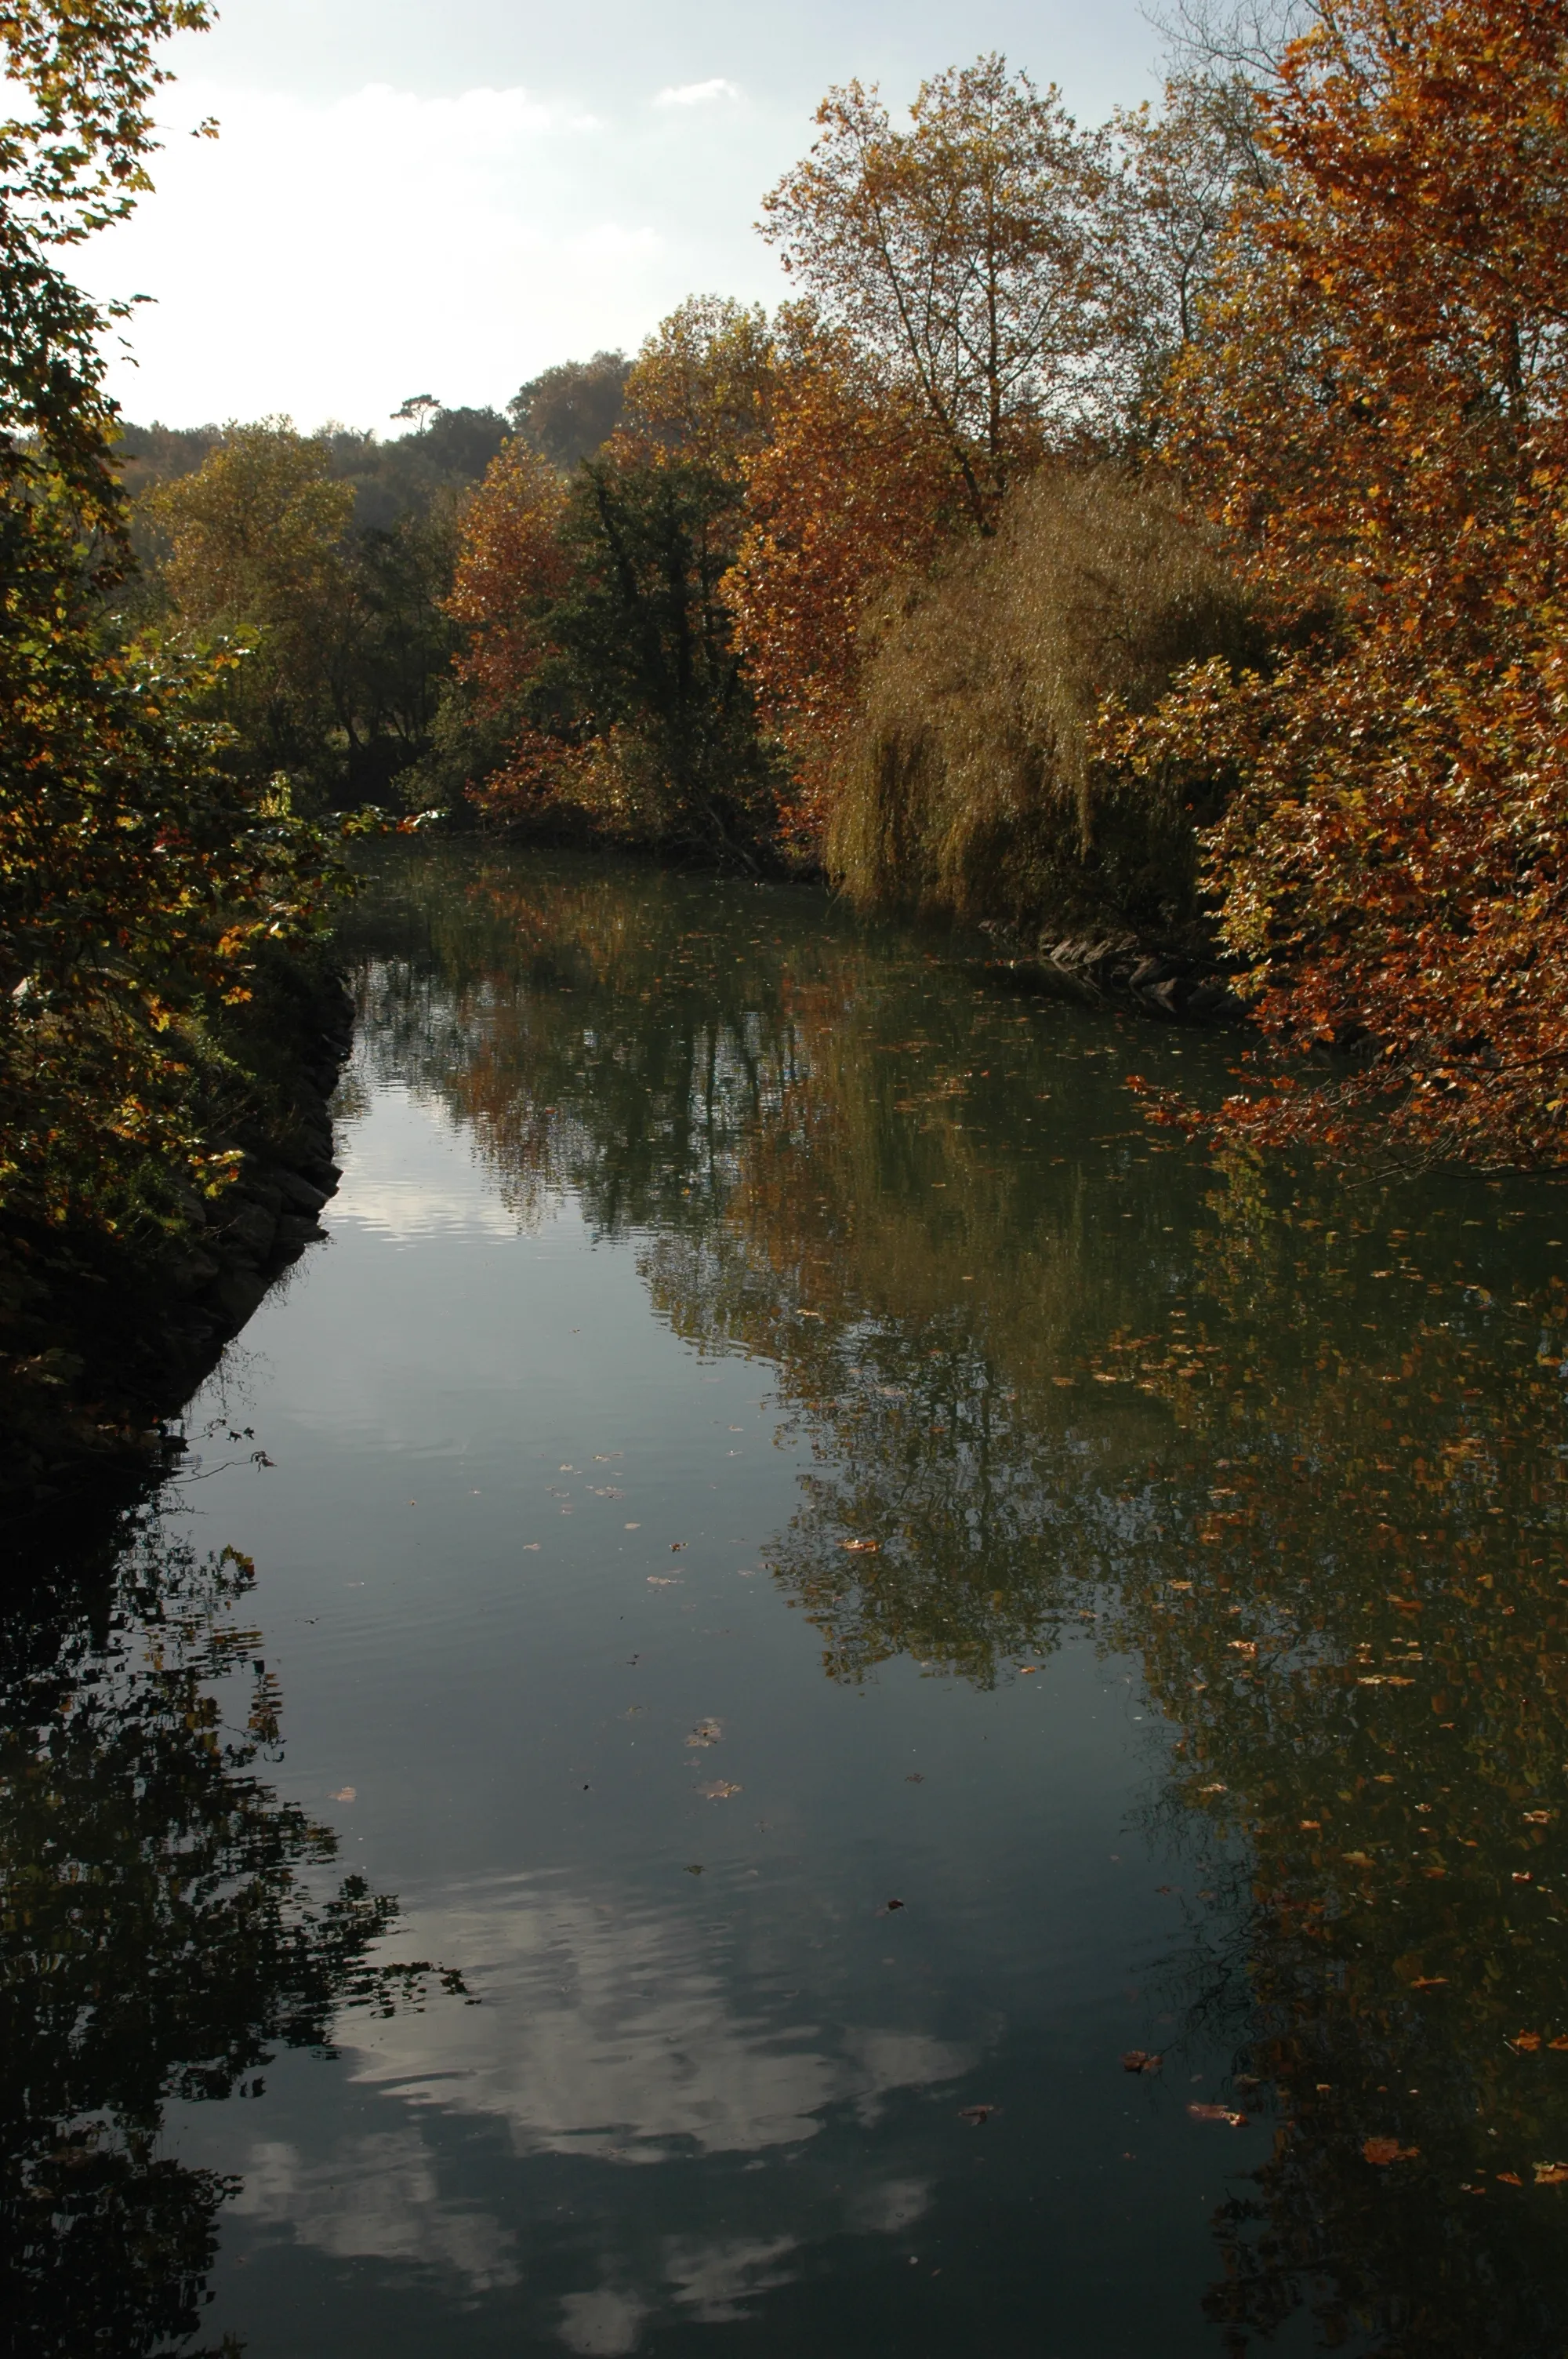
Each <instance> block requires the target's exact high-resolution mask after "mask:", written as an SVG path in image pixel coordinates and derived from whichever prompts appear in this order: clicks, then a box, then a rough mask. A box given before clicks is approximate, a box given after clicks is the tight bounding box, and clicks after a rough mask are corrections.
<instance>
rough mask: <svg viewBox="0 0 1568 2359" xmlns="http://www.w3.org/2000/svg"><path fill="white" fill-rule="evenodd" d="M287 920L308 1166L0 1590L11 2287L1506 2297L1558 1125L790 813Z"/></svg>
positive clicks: (1525, 1971) (1538, 1683)
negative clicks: (827, 861)
mask: <svg viewBox="0 0 1568 2359" xmlns="http://www.w3.org/2000/svg"><path fill="white" fill-rule="evenodd" d="M348 953H349V955H350V957H351V962H352V965H353V979H354V988H355V992H356V995H357V999H358V1003H359V1007H360V1027H359V1033H358V1038H357V1047H356V1051H355V1056H354V1060H353V1063H352V1066H351V1070H350V1071H349V1072H348V1073H347V1074H346V1076H345V1079H344V1082H343V1086H342V1089H341V1096H340V1105H339V1136H340V1140H341V1145H340V1149H339V1153H340V1159H341V1162H342V1165H343V1167H344V1169H343V1179H342V1184H341V1190H340V1192H339V1194H338V1196H337V1198H336V1199H335V1201H333V1203H332V1204H331V1206H330V1209H329V1213H328V1216H327V1217H328V1221H329V1223H330V1239H329V1241H328V1242H327V1243H326V1244H324V1245H319V1246H317V1247H315V1248H314V1249H312V1251H311V1252H309V1253H308V1255H307V1256H306V1257H305V1259H304V1260H303V1261H302V1262H301V1263H300V1264H299V1265H298V1266H297V1268H296V1269H295V1270H294V1271H293V1272H292V1273H291V1274H290V1275H289V1276H288V1277H287V1278H286V1279H285V1280H284V1281H283V1282H282V1283H280V1285H279V1286H278V1287H277V1288H276V1289H275V1290H274V1292H273V1294H272V1295H271V1296H270V1297H269V1299H267V1300H266V1302H265V1304H264V1305H263V1307H262V1309H261V1310H259V1312H258V1313H257V1315H256V1316H255V1318H254V1320H253V1321H251V1323H250V1325H249V1326H248V1327H247V1329H246V1330H245V1332H244V1333H243V1336H242V1337H241V1338H240V1339H239V1340H238V1341H237V1342H236V1343H234V1344H233V1345H232V1347H231V1349H230V1351H229V1352H228V1353H227V1355H226V1357H225V1359H224V1361H223V1364H222V1367H221V1368H220V1370H219V1372H218V1374H217V1375H216V1377H215V1378H214V1379H213V1381H212V1382H211V1384H210V1385H209V1386H207V1387H206V1388H205V1390H204V1391H203V1393H202V1394H201V1395H200V1397H198V1398H197V1399H196V1400H195V1401H194V1402H193V1403H192V1404H191V1405H190V1408H189V1415H188V1420H187V1423H188V1431H189V1440H190V1448H189V1452H188V1454H187V1456H186V1458H185V1460H184V1462H183V1464H182V1467H181V1469H180V1472H179V1473H178V1477H177V1479H176V1480H175V1481H173V1482H172V1483H171V1484H169V1485H168V1489H167V1491H166V1492H165V1493H164V1494H163V1495H162V1496H161V1498H160V1499H159V1500H158V1501H157V1502H156V1503H155V1505H154V1506H153V1508H152V1509H151V1510H150V1511H149V1512H148V1514H147V1515H146V1517H144V1518H143V1519H142V1521H141V1523H140V1525H139V1527H138V1528H137V1529H136V1530H135V1532H133V1533H129V1534H127V1535H124V1537H123V1540H122V1542H121V1544H119V1545H118V1547H117V1549H116V1551H115V1552H114V1556H113V1560H112V1561H107V1562H102V1561H95V1562H94V1563H93V1564H92V1565H87V1566H81V1567H77V1568H75V1569H73V1570H72V1569H68V1571H67V1572H65V1573H62V1575H61V1578H60V1579H59V1582H57V1583H56V1584H55V1586H54V1587H53V1588H52V1589H49V1590H48V1591H47V1592H45V1593H40V1594H39V1596H38V1598H37V1599H36V1600H35V1601H33V1602H32V1603H31V1604H30V1605H29V1606H27V1607H26V1608H18V1609H17V1610H16V1612H15V1613H14V1614H13V1616H12V1619H11V1622H10V1625H9V1626H8V1629H7V1632H6V1635H5V1650H4V1657H3V1659H0V1708H3V1719H4V1733H3V1740H0V1741H3V1743H4V1747H5V1752H4V1764H3V1768H4V1782H3V1787H0V1798H3V1803H4V1811H5V1828H4V1838H3V1853H0V1857H3V1861H4V1875H5V1896H6V1899H5V1910H6V1913H5V1920H4V1924H5V1931H4V1952H3V1956H0V1972H3V1993H4V2006H5V2043H4V2045H5V2064H4V2071H5V2093H4V2110H5V2144H4V2178H3V2181H0V2193H3V2197H4V2207H5V2213H6V2215H7V2223H8V2224H7V2229H6V2244H7V2246H8V2249H9V2258H8V2259H7V2260H6V2261H5V2264H4V2268H5V2279H6V2283H7V2284H8V2287H9V2295H8V2299H9V2300H10V2302H11V2304H12V2314H13V2317H14V2318H16V2317H18V2316H23V2317H25V2318H26V2321H27V2324H26V2325H25V2327H24V2328H23V2329H22V2330H21V2331H20V2339H19V2340H17V2341H16V2342H15V2343H14V2347H15V2348H16V2350H18V2351H21V2352H26V2353H27V2354H39V2359H42V2354H56V2353H59V2354H70V2359H77V2354H100V2353H101V2354H104V2359H134V2354H151V2353H154V2352H164V2351H168V2350H175V2349H179V2350H183V2351H191V2352H194V2351H201V2352H211V2353H218V2352H231V2353H232V2351H235V2350H237V2349H242V2348H243V2351H244V2352H245V2353H246V2354H250V2359H329V2354H330V2359H372V2354H373V2359H405V2354H406V2359H414V2354H418V2359H429V2354H435V2353H439V2354H442V2359H481V2354H482V2359H492V2354H494V2359H502V2354H505V2359H523V2354H534V2353H539V2354H546V2353H560V2352H563V2351H565V2352H568V2353H577V2354H607V2355H608V2354H629V2353H633V2352H636V2353H647V2354H682V2359H684V2354H714V2359H723V2354H735V2359H753V2354H754V2359H765V2354H778V2359H785V2354H788V2359H798V2355H799V2354H801V2353H803V2352H805V2351H806V2350H810V2351H812V2352H814V2353H816V2354H819V2359H850V2354H855V2359H865V2354H881V2353H883V2352H886V2353H893V2352H897V2353H899V2354H912V2359H925V2354H931V2359H936V2354H942V2359H952V2354H968V2353H971V2352H972V2353H975V2354H981V2353H984V2354H988V2359H1012V2354H1018V2355H1019V2359H1023V2354H1029V2359H1150V2354H1153V2353H1155V2352H1158V2353H1159V2354H1161V2359H1199V2354H1213V2359H1230V2354H1238V2353H1241V2352H1254V2351H1256V2352H1264V2351H1268V2352H1278V2353H1280V2354H1304V2353H1306V2352H1308V2351H1313V2350H1316V2349H1320V2348H1335V2349H1338V2350H1341V2351H1347V2352H1352V2353H1366V2354H1371V2353H1379V2354H1399V2359H1417V2354H1420V2355H1421V2359H1426V2354H1450V2353H1452V2354H1454V2359H1461V2354H1463V2359H1477V2354H1498V2359H1502V2354H1508V2359H1520V2354H1538V2353H1539V2354H1541V2359H1545V2354H1549V2353H1550V2354H1559V2353H1560V2352H1561V2350H1562V2348H1563V2343H1564V2339H1565V2337H1568V1975H1565V1973H1564V1970H1563V1969H1564V1945H1565V1940H1568V1928H1565V1926H1564V1923H1563V1918H1562V1915H1561V1908H1562V1905H1563V1890H1562V1883H1563V1876H1564V1875H1565V1874H1568V1863H1564V1864H1562V1865H1560V1862H1563V1860H1564V1836H1563V1817H1562V1812H1563V1803H1564V1797H1565V1791H1568V1763H1565V1759H1564V1756H1568V1725H1565V1720H1568V1701H1565V1688H1568V1647H1565V1643H1564V1636H1563V1632H1564V1616H1565V1612H1568V1606H1565V1603H1564V1601H1565V1599H1568V1549H1565V1547H1564V1532H1563V1483H1564V1446H1565V1434H1564V1418H1563V1373H1564V1361H1563V1355H1564V1351H1565V1349H1568V1343H1565V1336H1564V1330H1565V1326H1568V1290H1565V1287H1564V1277H1568V1205H1564V1203H1563V1198H1562V1194H1561V1191H1560V1190H1558V1189H1556V1188H1554V1187H1552V1186H1549V1185H1547V1184H1545V1183H1539V1182H1537V1183H1526V1182H1523V1181H1519V1180H1506V1181H1498V1180H1490V1179H1487V1178H1486V1177H1485V1176H1481V1177H1471V1178H1465V1179H1454V1178H1452V1177H1446V1176H1444V1175H1426V1176H1424V1177H1404V1178H1384V1179H1381V1180H1369V1179H1367V1178H1365V1177H1358V1176H1346V1175H1344V1174H1336V1173H1335V1172H1333V1171H1328V1170H1325V1169H1321V1168H1320V1169H1309V1168H1307V1167H1305V1166H1301V1167H1297V1166H1286V1165H1284V1164H1282V1163H1277V1162H1276V1163H1263V1164H1259V1163H1257V1162H1254V1161H1251V1160H1248V1159H1244V1158H1237V1159H1231V1158H1223V1157H1217V1156H1216V1154H1215V1153H1214V1151H1213V1150H1212V1149H1211V1148H1209V1147H1205V1146H1203V1145H1202V1144H1196V1145H1195V1144H1192V1143H1190V1142H1189V1141H1188V1140H1187V1139H1186V1138H1185V1136H1184V1134H1182V1133H1181V1132H1179V1131H1161V1130H1157V1129H1151V1128H1150V1127H1149V1126H1148V1125H1146V1124H1145V1122H1144V1121H1143V1120H1142V1119H1141V1113H1140V1107H1139V1102H1138V1100H1137V1099H1136V1098H1135V1097H1134V1096H1133V1095H1132V1094H1131V1093H1129V1091H1128V1089H1127V1087H1126V1086H1125V1083H1126V1078H1127V1076H1128V1074H1129V1073H1130V1072H1131V1071H1139V1072H1141V1073H1142V1074H1143V1075H1144V1076H1145V1077H1146V1078H1147V1079H1148V1080H1150V1081H1152V1082H1160V1083H1162V1084H1165V1085H1178V1086H1181V1087H1183V1088H1184V1089H1185V1090H1187V1091H1188V1092H1189V1093H1192V1094H1193V1095H1194V1096H1195V1098H1197V1099H1200V1100H1201V1099H1204V1098H1212V1096H1213V1094H1214V1093H1216V1092H1217V1091H1218V1090H1220V1089H1222V1088H1224V1087H1225V1086H1226V1085H1227V1070H1228V1067H1229V1066H1230V1064H1231V1063H1232V1062H1233V1061H1234V1059H1235V1055H1236V1043H1235V1041H1234V1039H1227V1038H1214V1037H1204V1036H1198V1035H1194V1034H1190V1033H1182V1032H1179V1031H1176V1030H1174V1029H1170V1030H1166V1029H1162V1028H1161V1027H1155V1026H1153V1025H1152V1024H1148V1023H1143V1022H1139V1021H1136V1020H1134V1019H1132V1018H1126V1019H1120V1018H1118V1017H1115V1016H1110V1015H1103V1014H1096V1013H1092V1012H1088V1011H1084V1010H1079V1009H1076V1008H1072V1007H1068V1006H1062V1005H1059V1004H1056V1003H1054V1002H1051V1001H1046V1000H1042V999H1038V998H1033V997H1030V996H1027V995H1021V994H1019V993H1017V992H1014V991H1011V990H1010V989H1008V988H1007V987H1006V986H1005V984H1004V983H1003V982H1002V981H1000V980H999V979H998V978H997V977H995V976H992V975H988V974H987V973H984V972H982V971H981V970H980V969H979V966H978V965H976V964H975V963H973V962H966V961H964V960H962V959H960V958H957V957H956V956H952V955H947V954H946V953H945V951H944V949H943V947H942V946H941V945H934V944H932V943H929V942H926V941H923V940H920V939H918V938H916V937H914V936H912V935H910V934H909V933H906V932H899V931H895V930H873V929H865V928H861V927H858V926H857V925H856V924H855V922H854V921H853V920H852V919H850V918H849V916H848V915H846V914H845V913H843V912H842V911H839V910H837V909H835V908H831V907H830V906H829V905H828V904H827V903H826V902H825V901H824V900H823V898H822V897H820V896H818V895H816V894H815V893H813V892H810V891H807V890H806V889H804V888H792V887H788V886H775V885H751V884H744V883H737V882H725V881H715V880H712V879H702V878H691V877H684V876H679V875H670V874H666V873H661V872H659V871H656V870H652V869H643V868H632V867H619V866H616V865H613V864H590V863H587V862H579V861H575V860H573V859H571V858H568V857H566V856H558V857H557V856H550V857H541V856H539V855H536V854H534V855H527V854H520V853H519V854H514V853H502V852H495V851H485V850H482V849H475V848H474V847H472V846H469V845H464V844H452V845H447V846H440V845H437V846H431V847H407V848H404V847H395V848H393V849H391V850H389V851H388V852H387V853H385V854H384V856H380V857H378V859H377V861H376V864H375V866H374V870H373V878H372V884H371V886H370V889H369V890H368V892H367V894H366V895H365V897H364V898H363V900H362V904H361V906H360V907H359V908H358V909H357V910H356V912H355V915H354V917H353V919H352V921H351V929H350V934H349V939H348ZM1559 1232H1561V1234H1559ZM13 2333H16V2329H15V2328H14V2329H13ZM225 2338H232V2340H229V2341H226V2340H225Z"/></svg>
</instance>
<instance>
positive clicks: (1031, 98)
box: [762, 55, 1114, 529]
mask: <svg viewBox="0 0 1568 2359" xmlns="http://www.w3.org/2000/svg"><path fill="white" fill-rule="evenodd" d="M816 121H817V124H818V126H819V128H820V133H821V136H820V137H819V138H818V139H817V140H816V144H815V146H814V147H812V149H811V152H810V154H809V155H808V156H807V157H806V158H805V160H804V161H803V162H802V163H800V164H798V165H796V166H795V168H794V170H793V171H790V172H788V173H786V174H785V176H784V179H782V180H781V181H780V182H779V184H778V186H777V188H775V189H774V190H773V192H772V193H771V195H769V196H768V197H767V198H766V199H765V200H764V201H763V215H764V218H763V222H762V234H763V235H764V236H765V237H767V238H768V239H769V240H770V242H772V243H773V244H774V245H777V246H778V248H779V249H780V254H781V258H782V260H783V262H784V267H785V269H786V270H787V271H788V272H789V273H790V275H791V277H792V278H793V279H794V281H795V285H796V286H797V287H798V288H800V290H801V292H802V293H803V294H804V295H806V296H807V297H809V298H810V299H811V300H812V301H813V302H814V304H815V305H816V308H817V310H818V311H819V313H820V316H821V318H822V320H823V321H824V323H825V324H826V325H827V326H828V327H829V328H836V329H841V330H842V331H843V332H845V334H846V335H847V336H848V338H849V341H850V342H851V344H852V346H853V347H854V349H855V350H856V351H857V352H859V353H864V354H865V355H867V356H868V357H869V358H871V359H873V360H874V361H875V362H876V363H877V364H879V366H880V368H881V371H882V372H883V373H884V374H885V375H886V377H887V378H888V380H889V382H890V384H892V385H894V386H898V387H900V388H901V389H903V390H904V391H905V392H906V394H907V395H908V397H911V398H912V400H913V401H914V405H915V407H916V408H918V410H919V412H920V413H921V415H922V416H923V417H924V418H925V419H927V420H928V421H929V422H930V424H931V426H932V428H933V429H934V430H935V434H936V435H937V437H938V438H939V440H940V441H941V443H942V445H943V447H944V449H945V450H946V452H947V454H948V456H949V459H950V461H951V463H952V464H953V466H954V467H955V468H956V470H957V473H958V475H959V477H960V479H961V481H962V483H963V485H964V491H965V496H966V499H967V501H968V508H969V513H970V516H971V517H972V519H973V522H974V523H975V525H976V526H978V527H980V528H981V529H984V528H985V527H987V526H988V525H989V521H990V519H991V517H992V516H993V514H994V511H995V507H996V504H997V502H998V500H999V499H1000V495H1001V493H1002V492H1003V490H1004V489H1005V487H1006V485H1007V483H1008V481H1009V480H1010V478H1011V475H1012V474H1013V473H1015V472H1016V471H1017V469H1018V468H1019V466H1020V465H1021V464H1022V465H1027V464H1028V463H1029V462H1030V461H1031V459H1033V456H1034V455H1035V454H1036V453H1037V452H1038V451H1039V450H1040V449H1041V447H1042V446H1043V444H1044V443H1046V442H1051V443H1057V444H1060V443H1062V442H1071V441H1073V440H1076V439H1077V438H1079V437H1080V436H1082V435H1083V434H1085V433H1086V432H1087V433H1098V432H1100V431H1103V430H1104V428H1105V426H1106V424H1107V410H1106V403H1105V398H1104V389H1103V386H1102V381H1101V374H1100V366H1099V364H1100V362H1101V359H1102V356H1103V355H1104V353H1106V351H1107V349H1108V345H1109V343H1110V342H1111V341H1112V337H1113V330H1114V280H1113V274H1112V272H1111V269H1110V266H1109V261H1110V258H1109V256H1108V253H1107V252H1106V250H1105V246H1104V242H1103V239H1102V237H1101V234H1100V201H1101V199H1102V197H1103V194H1104V190H1105V187H1106V181H1107V175H1108V169H1109V158H1108V149H1107V144H1106V141H1105V139H1104V137H1103V136H1101V135H1099V134H1097V133H1092V132H1091V133H1085V132H1080V131H1079V130H1078V129H1077V127H1076V125H1075V124H1074V122H1073V119H1072V117H1071V116H1070V115H1069V114H1067V113H1066V111H1065V108H1064V107H1063V105H1062V103H1061V98H1060V95H1059V93H1058V92H1057V91H1056V89H1055V88H1054V85H1053V86H1052V87H1051V88H1050V89H1048V90H1046V91H1045V92H1039V91H1037V90H1036V89H1035V87H1034V85H1033V82H1031V81H1030V79H1029V77H1028V75H1027V74H1023V73H1012V74H1010V73H1009V71H1008V70H1007V64H1006V60H1004V59H1002V58H1001V57H1000V56H996V55H992V56H990V57H984V58H980V59H978V60H976V62H975V63H974V64H973V65H972V66H965V67H962V68H954V69H951V70H950V71H947V72H946V73H943V74H939V75H937V76H936V77H935V79H934V80H932V81H930V82H923V83H922V84H921V87H920V91H919V93H918V95H917V96H916V98H915V101H914V105H913V106H912V107H911V109H910V120H909V128H908V129H907V130H904V129H902V128H899V127H897V126H895V125H894V123H893V121H892V116H891V115H890V114H889V112H888V109H887V107H886V105H885V104H884V103H883V102H882V100H881V97H880V95H879V93H878V92H877V91H876V90H875V88H872V89H870V90H868V89H866V88H864V87H863V86H862V84H860V82H850V83H849V84H848V85H847V86H846V87H844V88H843V89H837V90H832V91H830V92H828V94H827V97H826V98H825V99H824V100H823V102H822V104H821V105H820V107H819V108H818V109H817V113H816Z"/></svg>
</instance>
